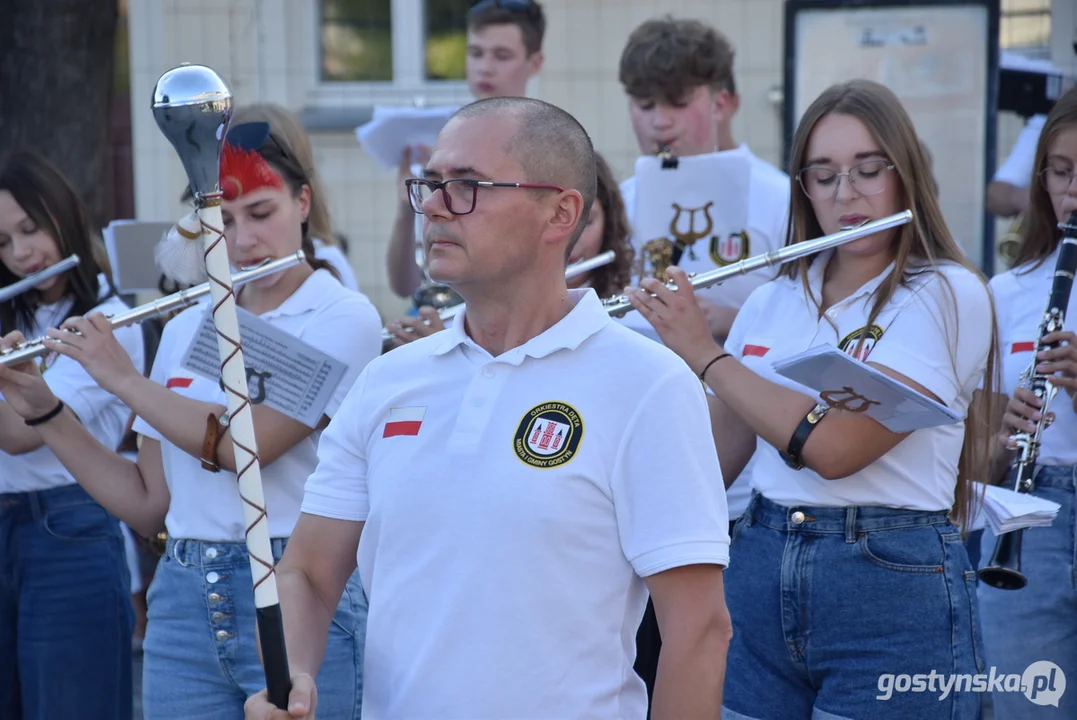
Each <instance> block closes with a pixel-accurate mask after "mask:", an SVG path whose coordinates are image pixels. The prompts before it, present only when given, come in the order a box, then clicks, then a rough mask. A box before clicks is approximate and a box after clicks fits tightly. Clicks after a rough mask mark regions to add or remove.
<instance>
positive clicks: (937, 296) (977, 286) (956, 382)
mask: <svg viewBox="0 0 1077 720" xmlns="http://www.w3.org/2000/svg"><path fill="white" fill-rule="evenodd" d="M944 272H945V280H944V279H943V277H942V276H941V275H940V274H934V273H933V274H932V277H930V278H928V279H926V280H925V281H924V283H923V285H922V286H920V287H919V288H917V289H914V290H913V292H912V293H911V295H910V297H909V298H908V299H907V301H905V302H904V303H902V306H901V307H900V308H899V309H898V310H897V312H896V315H895V316H894V319H893V321H892V322H891V323H890V325H889V326H888V327H887V328H886V330H885V332H884V333H883V335H882V337H881V338H880V339H879V341H878V342H877V343H876V344H875V347H874V348H872V350H871V354H870V355H869V356H868V362H870V363H877V364H879V365H882V366H884V367H887V368H890V369H891V370H894V371H895V372H898V373H901V374H902V375H905V376H906V377H908V378H910V379H912V380H913V381H915V382H917V383H919V384H921V385H923V386H924V387H925V388H927V389H928V390H930V391H931V392H932V393H934V394H935V395H936V396H938V398H939V399H940V400H941V401H942V403H943V404H944V405H946V406H947V407H950V408H951V409H955V410H964V409H965V407H966V406H967V404H968V401H969V399H970V397H969V396H970V395H971V390H972V389H974V388H975V387H976V386H977V384H978V383H979V381H980V378H981V377H982V375H983V372H984V367H985V366H986V363H987V355H988V352H989V351H990V347H991V334H992V324H993V323H992V317H991V302H990V295H989V292H988V289H987V287H986V286H985V285H984V284H983V283H982V282H981V281H980V279H979V278H978V277H976V276H975V275H973V274H972V273H971V272H969V271H967V270H964V269H960V270H950V271H944ZM947 281H948V282H947ZM914 282H917V281H914ZM951 287H952V291H951ZM970 383H971V385H970Z"/></svg>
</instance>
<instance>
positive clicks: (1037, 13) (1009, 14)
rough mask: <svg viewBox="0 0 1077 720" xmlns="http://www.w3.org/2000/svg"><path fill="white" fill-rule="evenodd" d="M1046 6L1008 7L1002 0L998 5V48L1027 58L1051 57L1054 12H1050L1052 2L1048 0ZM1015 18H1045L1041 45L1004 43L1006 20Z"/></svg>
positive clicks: (1048, 58) (1004, 0) (1046, 58)
mask: <svg viewBox="0 0 1077 720" xmlns="http://www.w3.org/2000/svg"><path fill="white" fill-rule="evenodd" d="M1045 5H1046V7H1044V8H1040V9H1025V8H1009V9H1007V7H1006V0H1002V2H1001V4H1000V5H999V17H998V20H999V49H1000V50H1007V51H1009V52H1014V53H1018V54H1020V55H1024V56H1026V57H1029V58H1038V59H1044V60H1050V59H1051V25H1052V23H1053V21H1054V13H1053V12H1052V9H1053V7H1052V3H1051V2H1050V1H1048V2H1046V3H1045ZM1015 18H1046V19H1047V37H1046V38H1045V39H1044V43H1043V44H1042V45H1005V44H1004V43H1003V40H1004V38H1005V34H1006V26H1007V21H1008V20H1011V19H1015Z"/></svg>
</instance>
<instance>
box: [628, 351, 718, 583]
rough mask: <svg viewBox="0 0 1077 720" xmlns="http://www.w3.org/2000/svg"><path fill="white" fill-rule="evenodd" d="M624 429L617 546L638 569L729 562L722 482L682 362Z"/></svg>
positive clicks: (700, 401)
mask: <svg viewBox="0 0 1077 720" xmlns="http://www.w3.org/2000/svg"><path fill="white" fill-rule="evenodd" d="M627 428H628V429H627V432H626V433H625V436H624V439H623V441H622V444H621V447H620V448H619V450H618V452H617V458H618V460H617V463H616V465H615V466H614V468H613V474H612V481H611V489H612V493H613V503H614V509H615V512H616V514H617V524H618V526H619V532H620V538H621V547H622V550H623V551H624V554H625V557H626V558H627V559H628V561H629V562H630V563H631V564H632V567H633V569H635V571H636V574H638V575H639V576H640V577H648V576H650V575H654V574H655V573H659V572H662V571H663V570H668V569H670V568H674V567H680V566H683V565H695V564H713V565H723V566H725V565H728V564H729V512H728V509H727V508H726V499H725V484H724V483H723V482H722V470H721V467H720V466H719V464H718V454H717V452H716V451H715V449H714V439H713V437H712V436H711V431H710V415H709V414H708V411H707V403H706V400H705V399H704V396H703V388H702V386H701V385H700V383H699V380H698V379H697V378H695V376H693V375H692V373H691V371H689V370H688V369H687V368H677V369H675V370H673V371H671V372H669V373H667V374H666V375H665V376H664V377H662V378H659V379H658V380H657V381H656V382H655V384H654V386H653V387H652V388H651V390H650V391H649V392H648V393H647V394H646V395H645V396H644V398H643V400H642V401H641V402H640V404H639V406H638V407H637V409H636V411H635V413H634V416H633V417H632V418H631V419H630V420H629V422H628V426H627ZM656 449H658V450H657V451H656Z"/></svg>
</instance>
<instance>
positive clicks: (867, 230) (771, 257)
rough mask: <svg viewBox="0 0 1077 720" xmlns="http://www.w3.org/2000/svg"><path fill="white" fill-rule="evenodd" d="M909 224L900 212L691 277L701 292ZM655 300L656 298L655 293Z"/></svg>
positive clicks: (622, 307) (620, 302)
mask: <svg viewBox="0 0 1077 720" xmlns="http://www.w3.org/2000/svg"><path fill="white" fill-rule="evenodd" d="M908 222H912V211H911V210H905V211H904V212H899V213H897V214H894V215H890V216H889V217H884V218H882V219H880V220H873V221H871V222H867V223H864V224H862V225H858V226H856V227H851V228H845V229H842V230H839V231H838V232H836V233H834V234H833V235H824V236H823V237H821V238H816V239H814V240H805V241H804V242H798V243H796V244H794V245H787V246H786V247H783V248H778V249H777V250H771V251H770V252H767V253H761V254H759V255H753V256H752V257H750V258H747V259H745V260H741V261H740V262H738V263H734V264H732V265H727V266H725V267H723V268H718V269H717V270H711V271H709V272H705V273H700V274H698V275H689V276H688V277H689V279H690V280H691V285H692V287H693V288H694V289H696V290H699V289H701V288H705V287H710V286H711V285H717V284H718V283H720V282H723V281H725V280H728V279H729V278H731V277H734V276H736V275H747V274H748V273H750V272H755V271H756V270H760V269H762V268H765V267H775V266H777V265H782V264H784V263H787V262H789V261H790V260H797V259H799V258H802V257H804V256H805V255H811V254H812V253H817V252H822V251H823V250H829V249H830V248H833V247H837V246H838V245H844V244H845V243H847V242H852V241H853V240H858V239H860V238H862V237H867V236H868V235H874V234H875V233H877V232H881V231H883V230H889V229H890V228H895V227H898V226H899V225H904V224H905V223H908ZM666 287H667V288H669V289H670V290H676V289H677V285H676V284H675V283H668V284H667V285H666ZM652 297H654V295H653V293H652ZM602 304H603V306H605V308H606V310H607V311H608V312H609V314H610V316H611V317H620V316H622V315H624V314H626V313H627V312H628V311H629V310H635V309H636V308H635V307H633V306H632V303H631V302H629V300H628V296H627V295H618V296H617V297H612V298H610V299H608V300H604V301H603V302H602Z"/></svg>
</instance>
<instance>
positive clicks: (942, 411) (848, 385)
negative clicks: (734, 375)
mask: <svg viewBox="0 0 1077 720" xmlns="http://www.w3.org/2000/svg"><path fill="white" fill-rule="evenodd" d="M774 370H775V371H776V372H777V373H778V374H779V375H782V376H783V377H786V378H789V379H790V380H792V381H794V382H798V383H800V384H801V385H804V386H806V387H809V388H811V389H812V390H815V391H816V392H817V393H819V397H820V401H821V402H824V403H826V404H827V405H830V406H831V407H837V408H839V409H841V410H846V411H849V412H864V413H866V414H867V415H868V416H869V417H871V418H873V419H874V420H876V421H877V422H879V423H880V424H882V425H884V426H885V427H886V428H888V429H889V430H891V431H892V432H899V433H900V432H909V431H911V430H920V429H923V428H929V427H936V426H939V425H950V424H952V423H955V422H960V421H961V420H962V418H963V416H961V415H959V414H957V413H956V412H954V411H953V410H951V409H949V408H947V407H946V406H945V405H941V404H940V403H937V402H935V401H934V400H932V399H931V398H929V397H927V396H925V395H921V394H920V393H918V392H916V391H915V390H913V389H912V388H910V387H909V386H907V385H905V384H904V383H900V382H898V381H897V380H894V379H893V378H891V377H889V376H887V375H885V374H883V373H881V372H879V371H878V370H876V369H875V368H873V367H871V366H869V365H867V364H865V363H862V362H860V361H859V360H856V359H855V358H852V357H849V356H848V355H846V354H845V353H844V352H842V351H841V350H838V349H837V348H836V347H834V346H833V345H817V346H816V347H814V348H811V349H810V350H807V351H805V352H803V353H800V354H799V355H794V356H793V357H790V358H786V359H785V360H782V361H781V362H778V363H776V364H775V365H774Z"/></svg>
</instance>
